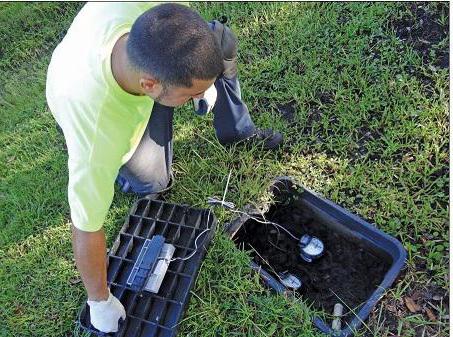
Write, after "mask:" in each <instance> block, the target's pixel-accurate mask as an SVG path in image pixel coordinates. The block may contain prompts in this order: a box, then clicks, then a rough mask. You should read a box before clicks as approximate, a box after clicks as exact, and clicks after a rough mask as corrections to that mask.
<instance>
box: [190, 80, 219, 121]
mask: <svg viewBox="0 0 453 337" xmlns="http://www.w3.org/2000/svg"><path fill="white" fill-rule="evenodd" d="M216 100H217V89H216V88H215V85H214V84H213V85H211V86H210V87H209V88H208V90H206V91H205V92H204V95H203V98H194V99H193V105H194V108H195V112H196V113H197V114H198V115H206V114H207V113H208V112H210V111H211V110H212V108H213V107H214V104H215V101H216Z"/></svg>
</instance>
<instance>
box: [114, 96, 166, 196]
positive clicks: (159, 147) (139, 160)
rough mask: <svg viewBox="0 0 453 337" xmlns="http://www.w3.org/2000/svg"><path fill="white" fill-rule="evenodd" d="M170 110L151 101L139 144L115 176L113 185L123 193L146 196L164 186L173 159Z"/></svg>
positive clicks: (162, 188) (157, 191)
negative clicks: (151, 105)
mask: <svg viewBox="0 0 453 337" xmlns="http://www.w3.org/2000/svg"><path fill="white" fill-rule="evenodd" d="M173 110H174V109H173V108H170V107H166V106H163V105H161V104H159V103H157V102H154V106H153V110H152V112H151V117H150V119H149V121H148V125H147V127H146V130H145V133H144V134H143V137H142V139H141V141H140V144H139V145H138V147H137V149H136V150H135V152H134V154H133V156H132V157H131V159H129V161H128V162H127V163H126V164H124V165H123V166H122V167H121V169H120V172H119V174H118V178H117V182H118V183H119V184H120V186H121V190H122V191H123V192H133V193H136V194H140V195H147V194H151V193H159V192H161V191H162V190H164V189H165V188H166V187H167V186H168V183H169V181H170V178H171V163H172V158H173Z"/></svg>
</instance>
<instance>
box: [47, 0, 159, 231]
mask: <svg viewBox="0 0 453 337" xmlns="http://www.w3.org/2000/svg"><path fill="white" fill-rule="evenodd" d="M155 5H156V3H130V2H129V3H119V2H116V3H88V4H86V5H85V6H84V7H83V8H82V9H81V11H80V12H79V13H78V14H77V16H76V17H75V19H74V21H73V23H72V24H71V26H70V28H69V30H68V32H67V34H66V36H65V37H64V38H63V40H62V41H61V43H60V44H59V45H58V46H57V48H56V49H55V51H54V52H53V54H52V59H51V62H50V65H49V68H48V72H47V83H46V96H47V102H48V105H49V107H50V110H51V112H52V114H53V116H54V117H55V119H56V121H57V122H58V124H59V125H60V127H61V128H62V130H63V133H64V136H65V139H66V144H67V149H68V155H69V158H68V171H69V184H68V199H69V206H70V208H71V219H72V223H73V224H74V226H75V227H77V228H79V229H81V230H84V231H89V232H93V231H97V230H99V229H100V228H101V227H102V225H103V222H104V220H105V217H106V215H107V212H108V209H109V208H110V205H111V203H112V199H113V193H114V183H115V179H116V177H117V175H118V171H119V169H120V167H121V166H122V165H123V164H124V163H126V162H127V161H128V160H129V158H130V157H131V156H132V154H133V153H134V151H135V149H136V147H137V146H138V143H139V142H140V139H141V137H142V135H143V133H144V131H145V129H146V125H147V122H148V120H149V117H150V113H151V109H152V106H153V101H152V100H151V99H150V98H149V97H147V96H134V95H131V94H128V93H127V92H125V91H124V90H122V89H121V87H120V86H119V85H118V83H117V82H116V81H115V79H114V77H113V74H112V71H111V65H110V57H111V52H112V49H113V46H114V45H115V43H116V41H117V40H118V39H119V38H120V37H121V36H122V35H124V34H125V33H127V32H129V31H130V28H131V27H132V24H133V23H134V21H135V19H136V18H137V17H138V16H139V15H140V14H142V13H143V12H144V11H146V10H147V9H149V8H151V7H152V6H155Z"/></svg>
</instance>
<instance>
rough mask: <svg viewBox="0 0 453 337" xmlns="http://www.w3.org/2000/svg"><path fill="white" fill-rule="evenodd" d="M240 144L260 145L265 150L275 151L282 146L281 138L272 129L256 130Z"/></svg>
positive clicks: (279, 134)
mask: <svg viewBox="0 0 453 337" xmlns="http://www.w3.org/2000/svg"><path fill="white" fill-rule="evenodd" d="M242 142H244V143H254V144H258V145H261V146H262V147H263V149H265V150H276V149H277V148H278V147H279V146H280V145H281V144H282V142H283V136H282V134H281V133H280V132H277V131H273V130H272V129H256V130H255V133H254V134H253V135H251V136H250V137H248V138H246V139H244V140H243V141H242Z"/></svg>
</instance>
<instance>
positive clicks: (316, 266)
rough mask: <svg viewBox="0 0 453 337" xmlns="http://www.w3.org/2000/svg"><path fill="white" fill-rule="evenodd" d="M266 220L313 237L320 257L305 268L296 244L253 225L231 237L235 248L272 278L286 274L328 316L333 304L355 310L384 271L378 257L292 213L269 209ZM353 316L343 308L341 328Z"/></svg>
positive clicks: (385, 265)
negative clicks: (246, 253)
mask: <svg viewBox="0 0 453 337" xmlns="http://www.w3.org/2000/svg"><path fill="white" fill-rule="evenodd" d="M267 218H268V219H270V220H272V221H274V222H276V223H278V224H280V225H282V226H284V227H285V228H287V229H288V230H290V231H291V232H292V233H293V234H294V235H295V236H296V237H301V236H302V235H303V234H305V233H308V234H310V235H313V236H316V237H318V238H319V239H321V240H322V241H323V243H324V245H325V253H324V255H323V256H322V257H321V258H320V259H319V260H317V261H315V262H313V263H307V262H305V261H303V260H302V259H301V258H300V256H299V246H298V241H296V240H294V239H292V238H291V237H290V236H289V235H287V234H286V233H285V232H284V231H283V230H277V229H276V228H275V227H274V226H272V225H266V224H261V223H258V222H255V221H254V220H249V221H248V222H246V223H245V224H244V225H243V226H242V227H241V229H240V230H239V231H238V233H237V234H236V236H235V242H236V244H238V245H239V246H240V247H242V246H243V247H244V248H245V249H247V250H252V253H251V254H252V256H253V258H254V261H255V262H256V263H258V264H259V265H261V266H263V268H264V269H266V270H267V271H268V272H270V273H272V274H274V275H276V274H277V273H280V272H285V271H288V272H290V273H292V274H294V275H296V276H297V277H298V278H299V279H300V280H302V283H303V286H302V288H301V289H300V291H299V293H300V294H301V295H302V296H303V298H305V299H308V300H309V301H310V302H313V304H314V306H315V307H316V308H317V309H320V310H323V311H324V312H326V313H327V314H331V313H332V311H333V307H334V305H335V303H338V302H341V301H340V300H339V298H341V300H342V301H343V302H344V303H345V304H346V305H347V306H348V307H349V308H350V309H352V310H353V309H358V308H359V307H360V306H361V304H363V303H364V302H366V301H367V300H368V298H369V297H370V296H371V294H372V293H373V291H374V290H376V288H377V286H378V285H379V284H380V282H381V281H382V279H383V277H384V275H385V273H386V272H387V271H388V269H389V267H390V264H389V262H388V261H387V260H386V258H385V257H384V256H380V254H379V253H377V252H372V251H371V250H370V249H369V248H367V247H364V246H363V244H361V243H359V242H358V241H357V240H355V239H353V238H351V237H347V236H345V235H344V234H340V233H338V232H334V231H332V229H331V228H329V227H327V226H326V225H324V224H322V223H319V222H317V221H316V220H315V219H314V218H313V217H311V216H310V215H309V213H307V212H306V211H305V210H302V209H300V208H298V207H293V206H291V205H288V206H282V207H279V208H276V207H275V206H272V207H271V209H270V211H269V212H268V215H267ZM269 265H270V266H272V269H273V270H272V269H271V268H270V267H269ZM337 296H338V297H339V298H338V297H337ZM353 316H354V314H353V312H352V311H351V310H348V309H347V308H345V316H344V320H345V322H346V320H347V321H349V320H350V319H351V318H353Z"/></svg>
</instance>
